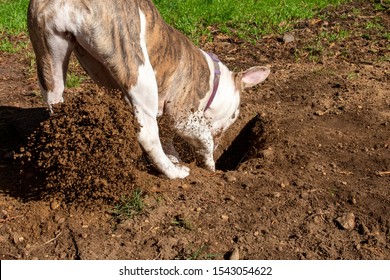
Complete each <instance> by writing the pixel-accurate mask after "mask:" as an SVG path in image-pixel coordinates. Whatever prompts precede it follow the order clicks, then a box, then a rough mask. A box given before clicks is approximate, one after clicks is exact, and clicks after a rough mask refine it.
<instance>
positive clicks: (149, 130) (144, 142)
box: [126, 66, 189, 179]
mask: <svg viewBox="0 0 390 280" xmlns="http://www.w3.org/2000/svg"><path fill="white" fill-rule="evenodd" d="M148 68H149V67H144V66H143V67H140V69H139V72H140V75H139V78H138V82H137V84H136V85H135V86H134V87H133V88H132V89H131V91H130V92H129V93H128V95H127V98H126V99H128V101H130V102H131V104H132V106H133V108H134V114H135V116H136V118H137V120H138V122H139V124H140V131H139V133H138V141H139V143H140V144H141V146H142V148H143V149H144V150H145V152H146V153H147V154H148V155H149V157H150V159H151V160H152V161H153V163H154V165H155V166H156V167H157V168H158V169H159V170H160V171H161V172H162V173H163V174H165V175H166V176H167V177H168V178H170V179H176V178H184V177H186V176H188V175H189V168H188V167H185V166H178V165H175V164H173V163H172V162H171V161H170V160H169V158H168V156H167V155H166V154H165V153H164V151H163V148H162V145H161V141H160V137H159V128H158V123H157V113H158V91H157V84H156V82H155V80H153V79H150V77H151V73H150V71H153V69H151V68H149V69H148Z"/></svg>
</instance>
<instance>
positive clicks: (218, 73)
mask: <svg viewBox="0 0 390 280" xmlns="http://www.w3.org/2000/svg"><path fill="white" fill-rule="evenodd" d="M207 54H208V55H209V56H210V57H211V59H212V60H213V63H214V83H213V92H212V93H211V96H210V98H209V101H208V102H207V104H206V107H205V108H204V111H206V110H207V109H208V108H209V107H210V105H211V103H213V100H214V97H215V95H216V94H217V91H218V86H219V80H220V77H221V69H220V67H219V62H220V60H219V59H218V56H216V55H215V54H213V53H207Z"/></svg>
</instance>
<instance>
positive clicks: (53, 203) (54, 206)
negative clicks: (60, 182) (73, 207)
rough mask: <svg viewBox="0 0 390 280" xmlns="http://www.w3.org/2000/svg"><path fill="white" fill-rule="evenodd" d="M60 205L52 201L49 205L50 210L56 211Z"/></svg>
mask: <svg viewBox="0 0 390 280" xmlns="http://www.w3.org/2000/svg"><path fill="white" fill-rule="evenodd" d="M60 205H61V204H60V203H59V202H58V201H57V200H53V201H52V202H51V203H50V208H51V210H56V209H58V208H59V207H60Z"/></svg>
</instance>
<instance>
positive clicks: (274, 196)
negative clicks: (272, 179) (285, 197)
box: [272, 192, 282, 198]
mask: <svg viewBox="0 0 390 280" xmlns="http://www.w3.org/2000/svg"><path fill="white" fill-rule="evenodd" d="M281 196H282V194H281V193H280V192H274V193H273V194H272V197H273V198H279V197H281Z"/></svg>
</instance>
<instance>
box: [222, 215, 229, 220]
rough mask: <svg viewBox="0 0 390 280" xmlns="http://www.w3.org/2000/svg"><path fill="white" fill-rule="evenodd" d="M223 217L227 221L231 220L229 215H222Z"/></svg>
mask: <svg viewBox="0 0 390 280" xmlns="http://www.w3.org/2000/svg"><path fill="white" fill-rule="evenodd" d="M221 219H222V220H224V221H227V220H229V216H227V215H221Z"/></svg>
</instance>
